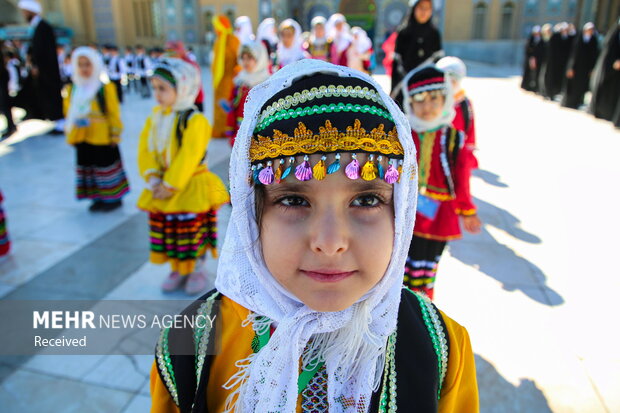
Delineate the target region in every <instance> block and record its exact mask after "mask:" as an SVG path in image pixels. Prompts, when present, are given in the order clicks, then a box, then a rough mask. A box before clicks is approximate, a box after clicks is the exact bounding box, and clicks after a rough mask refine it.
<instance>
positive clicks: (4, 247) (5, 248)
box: [0, 192, 11, 257]
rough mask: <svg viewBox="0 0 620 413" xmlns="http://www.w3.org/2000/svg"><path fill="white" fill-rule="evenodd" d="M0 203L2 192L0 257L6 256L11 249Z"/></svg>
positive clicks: (0, 193)
mask: <svg viewBox="0 0 620 413" xmlns="http://www.w3.org/2000/svg"><path fill="white" fill-rule="evenodd" d="M2 201H3V198H2V192H0V257H1V256H3V255H6V254H8V252H9V249H10V248H11V242H10V241H9V234H8V232H7V229H6V217H5V215H4V209H2Z"/></svg>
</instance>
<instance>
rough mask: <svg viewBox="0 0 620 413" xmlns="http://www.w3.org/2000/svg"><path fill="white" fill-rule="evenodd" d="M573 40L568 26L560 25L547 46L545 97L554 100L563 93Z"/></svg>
mask: <svg viewBox="0 0 620 413" xmlns="http://www.w3.org/2000/svg"><path fill="white" fill-rule="evenodd" d="M571 46H572V39H571V37H570V35H569V32H568V24H566V23H560V24H558V25H556V27H555V33H553V36H551V39H550V40H549V43H548V44H547V70H546V71H545V76H544V79H545V89H544V96H545V97H547V98H549V99H554V98H555V96H556V95H559V94H560V93H561V92H562V84H563V83H564V79H565V78H566V66H567V65H568V58H569V56H570V52H571Z"/></svg>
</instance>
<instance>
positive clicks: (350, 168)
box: [344, 154, 360, 179]
mask: <svg viewBox="0 0 620 413" xmlns="http://www.w3.org/2000/svg"><path fill="white" fill-rule="evenodd" d="M344 173H345V174H346V175H347V177H348V178H349V179H359V178H360V163H359V162H358V161H357V156H356V155H355V154H353V160H352V161H351V163H349V164H348V165H347V167H346V168H345V170H344Z"/></svg>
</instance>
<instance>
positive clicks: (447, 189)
mask: <svg viewBox="0 0 620 413" xmlns="http://www.w3.org/2000/svg"><path fill="white" fill-rule="evenodd" d="M403 95H404V96H405V98H404V99H405V103H404V107H405V111H406V113H407V116H408V118H409V123H410V124H411V128H412V135H413V140H414V142H415V146H416V148H417V150H418V153H417V155H418V179H419V180H418V185H419V195H418V211H417V216H416V222H415V227H414V230H413V240H412V241H411V246H410V248H409V257H408V259H407V262H406V265H405V279H404V281H405V285H407V286H409V287H410V288H411V289H414V290H418V291H421V292H423V293H425V294H426V295H427V296H428V297H429V298H431V299H432V298H433V288H434V285H435V277H436V273H437V265H438V263H439V259H440V258H441V254H442V253H443V250H444V248H445V246H446V243H447V242H448V241H451V240H454V239H458V238H460V237H461V228H460V223H459V217H460V220H461V221H462V224H463V226H464V227H465V230H466V231H468V232H471V233H477V232H479V231H480V227H481V222H480V219H478V217H477V215H476V207H475V205H474V204H473V202H472V197H471V194H470V192H469V178H470V176H471V164H472V163H471V152H470V151H467V150H465V149H464V146H465V140H466V137H465V134H464V133H463V132H462V131H459V130H457V129H455V128H454V127H452V126H451V125H452V122H453V120H454V113H455V112H454V107H453V106H454V105H453V102H454V100H453V95H452V87H451V84H450V82H449V81H448V80H447V79H446V76H445V74H444V72H442V71H441V70H439V69H438V68H437V67H435V66H424V67H422V68H419V69H416V70H413V71H412V72H410V73H409V74H408V75H407V77H406V79H405V82H403Z"/></svg>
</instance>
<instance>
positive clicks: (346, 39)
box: [325, 13, 353, 53]
mask: <svg viewBox="0 0 620 413" xmlns="http://www.w3.org/2000/svg"><path fill="white" fill-rule="evenodd" d="M338 23H343V25H342V29H341V30H338V29H337V28H336V25H337V24H338ZM325 31H326V32H327V37H328V38H330V39H332V41H333V42H334V45H336V50H337V51H338V53H340V52H342V51H344V50H345V49H346V48H347V47H349V45H350V44H351V41H352V40H353V38H352V37H351V26H349V23H347V18H346V17H344V15H343V14H341V13H335V14H332V15H331V16H330V17H329V19H328V20H327V23H326V24H325Z"/></svg>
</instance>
